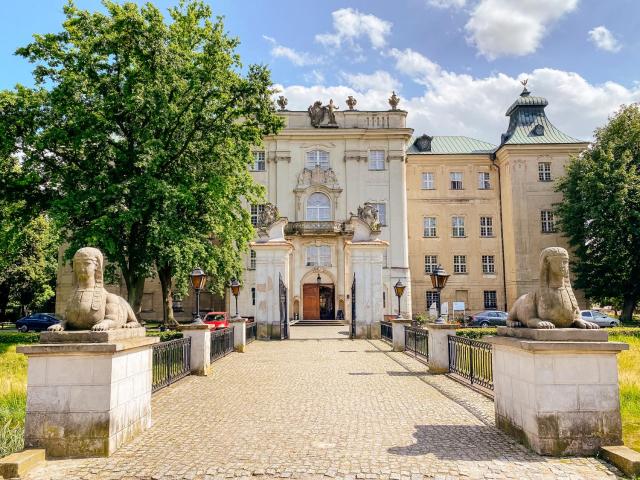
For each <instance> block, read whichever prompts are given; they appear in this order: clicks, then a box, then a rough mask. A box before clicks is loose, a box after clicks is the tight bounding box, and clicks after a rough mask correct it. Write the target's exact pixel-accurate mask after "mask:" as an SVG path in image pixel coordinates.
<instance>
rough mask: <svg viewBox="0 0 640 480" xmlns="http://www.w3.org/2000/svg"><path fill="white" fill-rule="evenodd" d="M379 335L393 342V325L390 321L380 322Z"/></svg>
mask: <svg viewBox="0 0 640 480" xmlns="http://www.w3.org/2000/svg"><path fill="white" fill-rule="evenodd" d="M380 336H381V337H382V339H383V340H386V341H387V342H389V343H393V327H392V326H391V322H380Z"/></svg>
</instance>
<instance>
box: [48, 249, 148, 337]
mask: <svg viewBox="0 0 640 480" xmlns="http://www.w3.org/2000/svg"><path fill="white" fill-rule="evenodd" d="M103 265H104V259H103V256H102V252H101V251H100V250H98V249H97V248H93V247H84V248H81V249H80V250H78V251H77V252H76V254H75V255H74V256H73V284H74V285H75V290H74V291H73V295H71V298H70V300H69V302H68V303H67V309H66V310H65V314H64V320H63V321H62V322H61V323H59V324H55V325H51V326H50V327H49V328H48V330H50V331H54V332H55V331H61V330H94V331H103V330H115V329H117V328H135V327H139V326H140V324H139V323H138V320H137V319H136V316H135V314H134V313H133V310H132V309H131V306H129V303H127V301H126V300H125V299H124V298H122V297H119V296H118V295H115V294H113V293H109V292H107V291H106V290H105V288H104V281H103Z"/></svg>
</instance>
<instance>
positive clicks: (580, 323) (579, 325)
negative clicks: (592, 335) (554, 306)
mask: <svg viewBox="0 0 640 480" xmlns="http://www.w3.org/2000/svg"><path fill="white" fill-rule="evenodd" d="M571 326H572V327H574V328H586V329H588V330H595V329H596V328H600V326H599V325H598V324H596V323H593V322H586V321H584V320H582V319H580V320H576V321H575V322H573V325H571Z"/></svg>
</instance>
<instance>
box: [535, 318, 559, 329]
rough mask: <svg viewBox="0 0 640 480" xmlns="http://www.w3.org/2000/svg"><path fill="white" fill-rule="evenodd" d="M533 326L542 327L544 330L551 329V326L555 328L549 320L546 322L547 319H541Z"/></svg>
mask: <svg viewBox="0 0 640 480" xmlns="http://www.w3.org/2000/svg"><path fill="white" fill-rule="evenodd" d="M534 328H542V329H545V330H551V329H552V328H556V326H555V325H554V324H553V323H551V322H547V321H544V320H541V321H539V322H538V324H537V325H536V326H535V327H534Z"/></svg>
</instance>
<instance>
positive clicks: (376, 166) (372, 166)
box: [368, 150, 386, 172]
mask: <svg viewBox="0 0 640 480" xmlns="http://www.w3.org/2000/svg"><path fill="white" fill-rule="evenodd" d="M374 154H376V155H377V154H381V157H380V158H374V156H375V155H374ZM385 160H386V152H385V151H384V150H369V161H368V166H369V170H371V171H378V172H379V171H382V170H384V169H385V168H384V162H385ZM377 162H379V163H377Z"/></svg>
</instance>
